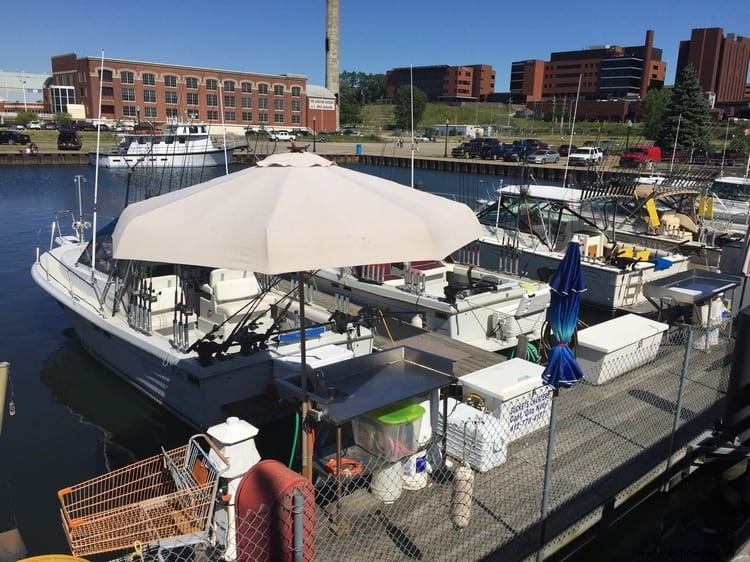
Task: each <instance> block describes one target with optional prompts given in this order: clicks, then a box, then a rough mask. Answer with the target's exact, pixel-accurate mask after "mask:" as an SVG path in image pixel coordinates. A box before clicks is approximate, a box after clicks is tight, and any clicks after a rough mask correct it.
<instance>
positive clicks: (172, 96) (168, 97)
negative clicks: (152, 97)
mask: <svg viewBox="0 0 750 562" xmlns="http://www.w3.org/2000/svg"><path fill="white" fill-rule="evenodd" d="M164 101H165V102H167V103H177V92H164Z"/></svg>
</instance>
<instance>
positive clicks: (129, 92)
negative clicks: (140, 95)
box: [122, 88, 135, 101]
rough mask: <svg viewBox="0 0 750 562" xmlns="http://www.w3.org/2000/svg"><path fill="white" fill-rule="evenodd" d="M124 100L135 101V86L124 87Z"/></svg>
mask: <svg viewBox="0 0 750 562" xmlns="http://www.w3.org/2000/svg"><path fill="white" fill-rule="evenodd" d="M122 100H123V101H135V88H123V89H122Z"/></svg>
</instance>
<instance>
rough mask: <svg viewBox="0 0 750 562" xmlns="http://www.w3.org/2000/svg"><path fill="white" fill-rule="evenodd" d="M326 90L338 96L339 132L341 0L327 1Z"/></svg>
mask: <svg viewBox="0 0 750 562" xmlns="http://www.w3.org/2000/svg"><path fill="white" fill-rule="evenodd" d="M326 88H328V89H329V90H331V91H332V92H333V93H334V95H335V96H336V130H337V131H338V130H339V0H326Z"/></svg>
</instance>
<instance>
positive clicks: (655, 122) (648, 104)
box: [641, 89, 672, 146]
mask: <svg viewBox="0 0 750 562" xmlns="http://www.w3.org/2000/svg"><path fill="white" fill-rule="evenodd" d="M671 100H672V90H666V89H659V90H657V89H653V90H649V92H648V93H647V94H646V97H645V98H643V101H642V102H641V114H642V116H643V136H644V137H646V138H647V139H656V138H659V134H660V133H661V127H662V123H663V122H664V112H665V111H666V109H667V106H668V105H669V102H670V101H671ZM670 146H671V145H670Z"/></svg>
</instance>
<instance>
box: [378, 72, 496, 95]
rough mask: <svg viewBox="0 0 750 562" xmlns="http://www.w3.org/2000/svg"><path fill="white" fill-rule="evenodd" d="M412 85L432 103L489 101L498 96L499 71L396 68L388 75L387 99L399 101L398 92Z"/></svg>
mask: <svg viewBox="0 0 750 562" xmlns="http://www.w3.org/2000/svg"><path fill="white" fill-rule="evenodd" d="M410 84H413V85H414V87H415V88H419V89H420V90H421V91H423V92H424V93H425V94H426V95H427V100H428V101H487V99H488V98H489V97H490V96H491V95H492V94H493V93H494V92H495V71H494V70H493V69H492V66H490V65H487V64H473V65H467V66H448V65H437V66H417V67H414V68H394V69H391V70H389V71H388V72H387V73H386V75H385V97H386V99H391V100H392V99H395V97H396V92H397V91H398V89H399V88H400V87H401V86H408V85H410Z"/></svg>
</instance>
